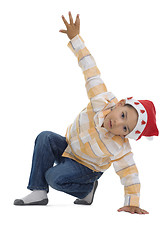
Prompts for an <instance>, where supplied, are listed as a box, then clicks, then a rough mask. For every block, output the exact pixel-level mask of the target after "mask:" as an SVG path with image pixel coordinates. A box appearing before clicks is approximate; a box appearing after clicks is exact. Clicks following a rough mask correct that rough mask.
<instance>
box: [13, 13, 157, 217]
mask: <svg viewBox="0 0 160 240" xmlns="http://www.w3.org/2000/svg"><path fill="white" fill-rule="evenodd" d="M62 19H63V22H64V24H65V26H66V28H67V30H60V32H61V33H65V34H67V36H68V37H69V39H70V42H69V44H68V46H69V48H70V49H71V50H72V51H73V53H74V54H75V55H76V57H77V58H78V63H79V66H80V67H81V68H82V71H83V73H84V77H85V80H86V85H85V86H86V89H87V94H88V97H89V99H90V102H89V104H88V105H87V107H86V108H85V109H83V110H82V111H81V112H80V114H79V115H78V116H77V118H76V119H75V121H74V122H73V124H71V125H70V126H69V127H68V129H67V132H66V137H62V136H60V135H58V134H56V133H52V132H47V131H45V132H42V133H40V134H39V135H38V136H37V138H36V141H35V148H34V153H33V159H32V169H31V174H30V179H29V184H28V189H30V190H32V191H33V192H32V193H31V194H29V195H27V196H26V197H24V198H22V199H16V200H15V201H14V204H15V205H46V204H47V203H48V197H47V193H48V191H49V186H51V187H52V188H54V189H57V190H59V191H62V192H65V193H67V194H70V195H72V196H75V197H78V199H76V200H75V202H74V203H75V204H85V205H90V204H92V202H93V198H94V193H95V191H96V188H97V185H98V181H97V180H98V179H99V178H100V177H101V175H102V174H103V172H105V170H107V169H108V168H109V167H110V166H111V164H112V163H113V166H114V168H115V171H116V173H117V174H118V175H119V176H120V179H121V183H122V184H123V185H124V190H125V202H124V207H122V208H120V209H118V211H126V212H130V213H138V214H147V213H148V212H147V211H145V210H143V209H141V208H139V193H140V182H139V178H138V170H137V168H136V165H135V163H134V160H133V154H132V152H131V147H130V144H129V140H128V138H133V139H135V140H138V139H140V138H141V137H142V136H148V137H150V136H158V134H159V133H158V129H157V126H156V112H155V107H154V105H153V103H152V102H151V101H148V100H139V101H137V100H135V99H133V98H132V97H131V98H127V99H123V100H121V101H120V102H118V100H117V99H116V98H115V96H114V95H113V94H112V93H111V92H108V91H107V89H106V86H105V84H104V82H103V81H102V79H101V78H100V72H99V70H98V68H97V66H96V63H95V61H94V59H93V57H92V55H91V54H90V52H89V51H88V49H87V48H86V47H85V44H84V41H83V39H82V38H81V37H80V36H79V33H80V19H79V15H77V17H76V21H75V23H74V22H73V18H72V15H71V12H69V19H70V23H68V22H67V21H66V19H65V18H64V16H62ZM54 163H56V166H53V165H54Z"/></svg>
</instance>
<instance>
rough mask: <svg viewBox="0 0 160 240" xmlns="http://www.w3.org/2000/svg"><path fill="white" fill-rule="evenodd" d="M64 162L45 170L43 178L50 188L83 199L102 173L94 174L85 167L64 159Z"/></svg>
mask: <svg viewBox="0 0 160 240" xmlns="http://www.w3.org/2000/svg"><path fill="white" fill-rule="evenodd" d="M63 159H64V160H63V161H62V162H61V163H60V164H58V165H56V166H54V167H51V168H50V169H48V170H47V172H46V174H45V178H46V181H47V183H48V184H49V186H51V187H52V188H54V189H56V190H58V191H62V192H64V193H67V194H69V195H72V196H74V197H78V198H84V197H86V196H87V195H88V193H90V192H91V190H92V188H93V183H94V182H95V181H96V180H97V179H99V178H100V177H101V175H102V174H103V173H102V172H95V171H93V170H91V169H89V168H87V167H86V166H84V165H82V164H80V163H78V162H76V161H75V160H72V159H70V158H67V157H64V158H63Z"/></svg>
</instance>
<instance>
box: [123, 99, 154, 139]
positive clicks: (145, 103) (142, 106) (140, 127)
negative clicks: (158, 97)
mask: <svg viewBox="0 0 160 240" xmlns="http://www.w3.org/2000/svg"><path fill="white" fill-rule="evenodd" d="M125 100H126V104H129V105H131V106H133V107H134V108H135V109H136V110H137V112H138V121H137V125H136V126H135V128H134V129H133V131H132V132H130V133H129V134H128V135H126V138H131V139H134V140H136V141H137V140H139V139H140V138H141V137H142V136H145V137H147V138H148V139H149V138H150V140H152V139H153V136H158V135H159V131H158V128H157V125H156V109H155V106H154V104H153V102H151V101H149V100H135V99H134V98H133V97H129V98H126V99H125Z"/></svg>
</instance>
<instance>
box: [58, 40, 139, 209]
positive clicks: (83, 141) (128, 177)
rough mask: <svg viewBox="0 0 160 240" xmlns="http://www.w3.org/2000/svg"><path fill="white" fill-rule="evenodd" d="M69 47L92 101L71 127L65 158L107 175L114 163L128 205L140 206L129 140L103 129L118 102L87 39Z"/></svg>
mask: <svg viewBox="0 0 160 240" xmlns="http://www.w3.org/2000/svg"><path fill="white" fill-rule="evenodd" d="M68 47H69V48H70V49H71V51H72V52H73V53H74V54H75V56H76V57H77V59H78V64H79V66H80V67H81V69H82V71H83V74H84V78H85V82H86V83H85V87H86V90H87V94H88V98H89V100H90V101H89V104H88V105H87V107H86V108H85V109H83V110H82V111H81V112H80V114H79V115H78V116H77V117H76V119H75V121H74V122H73V124H71V125H70V126H69V127H68V128H67V132H66V140H67V142H68V146H67V148H66V149H65V151H64V153H63V155H62V156H64V157H69V158H71V159H74V160H75V161H77V162H79V163H81V164H83V165H85V166H87V167H88V168H90V169H92V170H93V171H97V172H99V171H100V172H104V171H105V170H106V169H108V168H109V167H110V166H111V164H112V163H113V166H114V169H115V171H116V173H117V175H118V176H119V177H120V179H121V183H122V184H123V185H124V191H125V203H124V204H125V205H134V206H139V192H140V182H139V178H138V170H137V168H136V165H135V163H134V160H133V154H132V153H131V147H130V144H129V140H128V139H123V138H121V137H120V136H115V135H113V134H111V133H109V132H108V131H107V130H106V129H105V128H103V127H101V126H102V123H103V121H104V117H105V116H106V114H108V113H109V112H110V111H111V110H112V108H113V107H114V106H115V105H116V103H117V102H118V100H117V98H116V97H115V96H114V95H113V93H111V92H108V91H107V88H106V86H105V84H104V82H103V80H102V79H101V78H100V71H99V69H98V68H97V66H96V62H95V60H94V58H93V56H92V55H91V54H90V52H89V50H88V49H87V48H86V46H85V44H84V41H83V39H82V38H81V37H80V36H79V35H77V36H76V37H74V38H73V39H72V40H71V41H70V42H69V43H68Z"/></svg>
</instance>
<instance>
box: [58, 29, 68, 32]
mask: <svg viewBox="0 0 160 240" xmlns="http://www.w3.org/2000/svg"><path fill="white" fill-rule="evenodd" d="M59 32H61V33H67V30H63V29H61V30H59Z"/></svg>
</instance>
